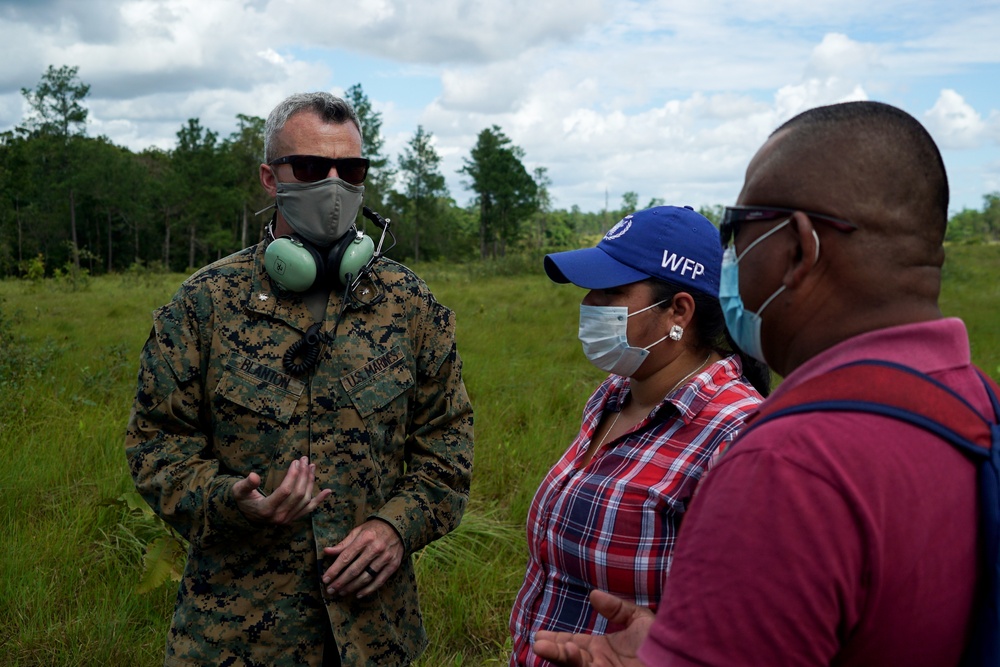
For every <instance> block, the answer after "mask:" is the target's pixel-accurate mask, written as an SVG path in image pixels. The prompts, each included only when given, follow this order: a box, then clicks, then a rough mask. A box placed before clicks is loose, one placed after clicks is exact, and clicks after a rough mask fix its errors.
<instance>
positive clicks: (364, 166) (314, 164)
mask: <svg viewBox="0 0 1000 667" xmlns="http://www.w3.org/2000/svg"><path fill="white" fill-rule="evenodd" d="M268 164H269V165H271V166H272V167H275V166H277V165H279V164H290V165H292V174H294V175H295V178H296V179H298V180H300V181H302V182H303V183H315V182H316V181H322V180H323V179H324V178H326V177H327V176H328V175H329V174H330V167H336V168H337V177H338V178H340V179H341V180H344V181H347V182H348V183H350V184H351V185H361V184H362V183H364V182H365V177H366V176H368V165H369V161H368V158H364V157H320V156H318V155H286V156H285V157H279V158H278V159H277V160H271V161H270V162H268Z"/></svg>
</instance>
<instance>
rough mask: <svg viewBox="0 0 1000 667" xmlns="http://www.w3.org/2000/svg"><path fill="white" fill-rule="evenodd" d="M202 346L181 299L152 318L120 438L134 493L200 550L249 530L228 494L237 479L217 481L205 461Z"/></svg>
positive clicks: (212, 465)
mask: <svg viewBox="0 0 1000 667" xmlns="http://www.w3.org/2000/svg"><path fill="white" fill-rule="evenodd" d="M182 289H183V288H182ZM204 340H205V339H204V337H203V336H202V335H201V334H200V331H199V326H198V319H197V318H196V317H194V316H193V312H192V306H191V305H190V304H189V303H188V302H186V301H185V300H184V299H178V298H175V299H174V301H172V302H171V303H170V304H167V305H166V306H163V307H162V308H160V309H159V310H157V311H156V312H155V313H154V325H153V329H152V331H150V334H149V338H148V339H147V341H146V344H145V346H144V347H143V350H142V355H141V360H140V367H139V378H138V388H137V390H136V396H135V401H134V403H133V407H132V414H131V416H130V418H129V424H128V429H127V432H126V439H125V453H126V457H127V459H128V463H129V469H130V471H131V473H132V478H133V480H134V481H135V486H136V489H137V490H138V491H139V493H140V494H141V495H142V496H143V498H144V499H145V500H146V502H148V503H149V505H150V507H152V508H153V510H154V511H155V512H156V513H157V514H158V515H159V516H160V517H161V518H162V519H163V520H164V521H166V522H167V523H168V524H170V525H171V526H173V527H174V528H175V529H176V530H178V531H179V532H180V533H181V534H182V535H183V536H184V537H185V538H186V539H187V540H188V541H190V542H192V543H196V544H201V545H205V544H207V543H210V542H217V541H219V540H222V539H226V538H227V537H230V536H232V535H233V534H234V532H243V531H245V530H250V529H252V525H251V524H250V523H249V522H248V521H247V520H246V518H245V517H244V516H243V514H242V512H240V510H239V508H238V507H237V506H236V502H235V499H234V498H233V494H232V486H233V484H235V483H236V481H237V480H239V479H240V478H239V477H236V476H233V475H224V474H220V470H219V462H218V461H217V460H215V459H214V458H213V457H212V455H211V437H210V435H209V434H208V433H207V432H206V429H207V428H208V427H207V424H208V423H209V421H208V420H207V419H205V418H204V416H203V415H202V403H203V400H202V399H203V396H204V391H205V389H204V387H203V386H202V380H201V378H202V376H203V375H202V370H203V361H202V354H203V349H204V348H203V345H208V343H207V342H204Z"/></svg>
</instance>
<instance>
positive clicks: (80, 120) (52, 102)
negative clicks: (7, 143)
mask: <svg viewBox="0 0 1000 667" xmlns="http://www.w3.org/2000/svg"><path fill="white" fill-rule="evenodd" d="M77 71H78V68H76V67H69V66H68V65H63V66H62V67H60V68H58V69H56V68H55V67H54V66H52V65H49V68H48V70H46V72H45V74H43V75H42V78H41V80H40V81H39V82H38V86H37V87H36V88H35V89H34V90H31V89H30V88H22V89H21V94H22V95H23V96H24V99H25V101H26V102H27V103H28V107H29V109H30V113H29V115H28V117H27V118H26V122H25V125H24V127H23V128H22V131H24V132H25V133H27V134H29V135H31V136H33V137H36V138H38V139H40V141H38V142H37V148H39V149H41V150H40V152H41V153H42V154H41V155H40V157H41V158H42V164H44V165H46V166H47V167H48V168H47V169H45V174H44V176H45V177H46V182H48V183H50V184H53V185H56V186H58V187H59V189H60V190H63V191H65V192H66V193H67V199H68V206H69V222H70V237H71V241H72V254H73V263H74V265H75V268H76V270H79V269H80V255H79V248H80V246H79V243H78V238H77V229H76V201H75V190H74V185H75V176H76V170H75V166H76V159H75V158H76V154H77V148H78V146H79V145H80V142H79V141H78V138H79V137H82V136H83V135H84V134H85V133H86V122H87V108H86V107H84V106H83V104H82V102H83V100H84V98H86V97H87V95H88V94H89V93H90V86H89V85H86V84H84V83H82V82H80V81H79V79H78V78H77ZM46 139H50V141H46ZM46 157H48V158H49V159H48V160H46Z"/></svg>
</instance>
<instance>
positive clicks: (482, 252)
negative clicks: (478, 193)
mask: <svg viewBox="0 0 1000 667" xmlns="http://www.w3.org/2000/svg"><path fill="white" fill-rule="evenodd" d="M487 251H488V248H487V247H486V202H485V201H483V198H482V197H480V201H479V258H480V259H486V254H487Z"/></svg>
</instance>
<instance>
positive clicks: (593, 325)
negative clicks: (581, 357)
mask: <svg viewBox="0 0 1000 667" xmlns="http://www.w3.org/2000/svg"><path fill="white" fill-rule="evenodd" d="M661 303H664V302H663V301H658V302H656V303H654V304H653V305H652V306H646V307H645V308H643V309H642V310H637V311H635V312H634V313H631V314H630V313H629V312H628V308H625V307H623V306H585V305H583V304H581V305H580V342H581V343H583V353H584V354H585V355H587V359H589V360H590V363H592V364H594V365H595V366H597V367H598V368H600V369H601V370H602V371H605V372H608V373H614V374H615V375H623V376H626V377H628V376H631V375H632V374H633V373H635V372H636V371H637V370H639V366H641V365H642V362H643V361H645V360H646V357H648V356H649V348H651V347H653V345H656V344H658V343H662V342H663V341H664V340H666V339H667V338H668V336H664V337H663V338H661V339H660V340H658V341H656V342H655V343H651V344H649V345H647V346H646V347H633V346H631V345H629V344H628V337H627V335H626V332H627V330H628V318H630V317H632V316H633V315H638V314H639V313H644V312H646V311H647V310H649V309H650V308H654V307H656V306H659V305H660V304H661Z"/></svg>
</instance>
